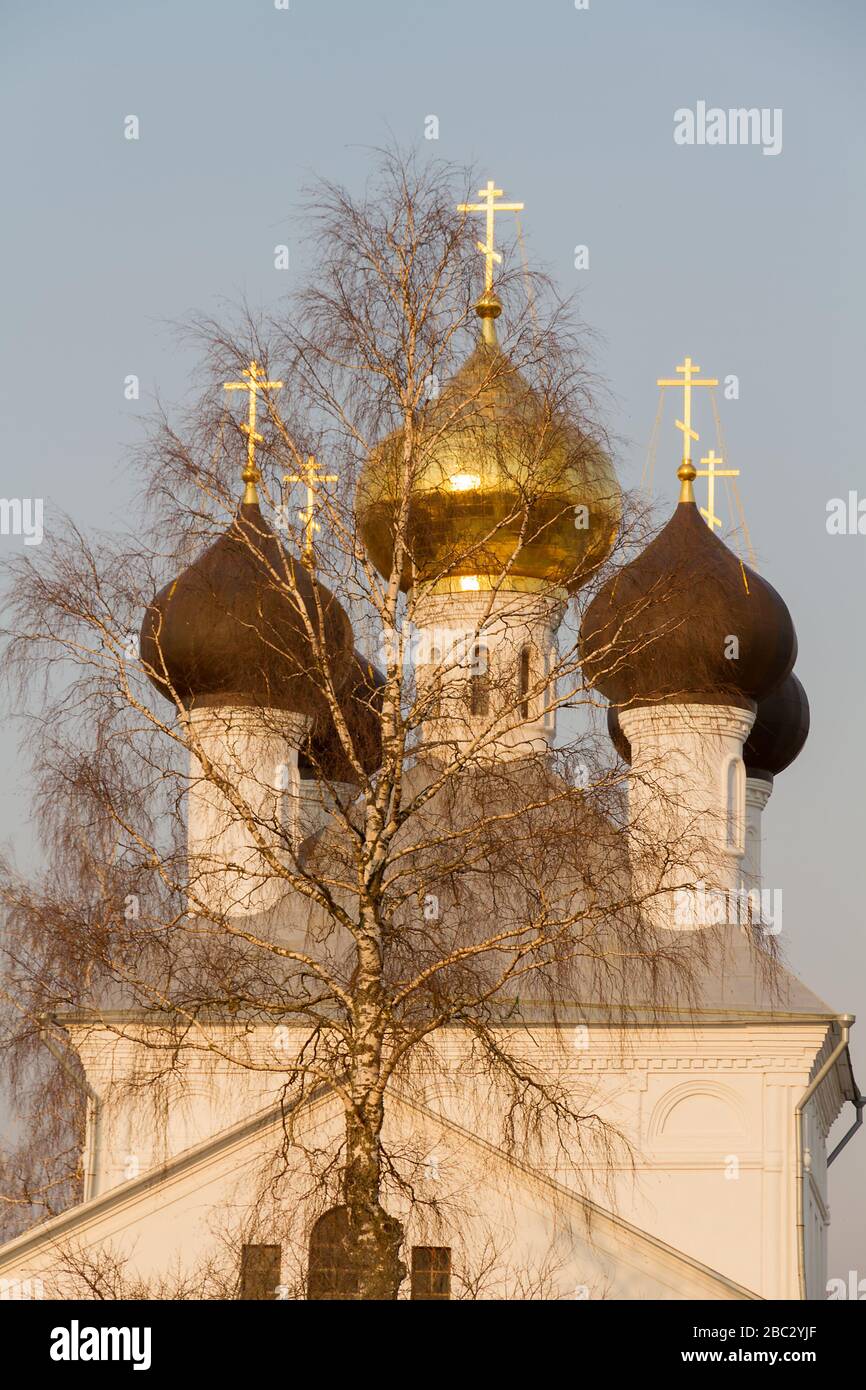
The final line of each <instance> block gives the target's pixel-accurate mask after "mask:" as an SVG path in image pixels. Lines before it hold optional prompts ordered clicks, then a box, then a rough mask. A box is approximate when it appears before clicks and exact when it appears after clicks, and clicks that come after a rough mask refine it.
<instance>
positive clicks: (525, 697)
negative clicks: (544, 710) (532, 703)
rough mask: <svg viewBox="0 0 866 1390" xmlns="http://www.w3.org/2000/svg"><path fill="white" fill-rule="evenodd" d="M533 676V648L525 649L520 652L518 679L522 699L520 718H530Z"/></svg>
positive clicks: (519, 694) (518, 691) (518, 689)
mask: <svg viewBox="0 0 866 1390" xmlns="http://www.w3.org/2000/svg"><path fill="white" fill-rule="evenodd" d="M531 676H532V648H531V647H523V648H522V649H521V652H520V669H519V673H518V677H517V694H518V696H519V697H520V718H521V719H528V718H529V682H530V679H531Z"/></svg>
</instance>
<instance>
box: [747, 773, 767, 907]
mask: <svg viewBox="0 0 866 1390" xmlns="http://www.w3.org/2000/svg"><path fill="white" fill-rule="evenodd" d="M772 791H773V779H772V777H771V778H770V780H769V781H767V780H766V778H764V777H747V778H746V853H745V855H744V857H743V883H744V885H745V887H746V889H747V890H748V891H749V892H758V893H759V892H760V891H761V886H762V882H763V871H762V868H761V859H762V853H761V848H762V844H763V834H764V831H763V815H764V807H765V806H766V804H767V802H768V801H769V800H770V796H771V795H772Z"/></svg>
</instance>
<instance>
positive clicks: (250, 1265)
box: [241, 1245, 282, 1299]
mask: <svg viewBox="0 0 866 1390" xmlns="http://www.w3.org/2000/svg"><path fill="white" fill-rule="evenodd" d="M281 1266H282V1247H281V1246H279V1245H245V1246H243V1248H242V1250H241V1298H242V1299H244V1298H276V1297H277V1286H278V1285H279V1283H280V1270H281Z"/></svg>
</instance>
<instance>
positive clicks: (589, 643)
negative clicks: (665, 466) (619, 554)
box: [581, 462, 797, 709]
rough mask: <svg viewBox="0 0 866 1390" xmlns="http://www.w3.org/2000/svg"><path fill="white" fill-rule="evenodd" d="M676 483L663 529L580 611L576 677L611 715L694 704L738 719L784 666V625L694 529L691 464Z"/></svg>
mask: <svg viewBox="0 0 866 1390" xmlns="http://www.w3.org/2000/svg"><path fill="white" fill-rule="evenodd" d="M678 476H679V477H680V478H681V480H682V485H683V486H682V492H681V494H680V502H679V505H678V506H677V508H676V510H675V512H674V514H673V516H672V517H671V519H670V521H669V522H668V524H667V525H666V526H665V527H664V528H663V529H662V531H660V533H659V534H658V535H657V536H656V538H655V540H653V541H652V542H651V543H650V544H649V545H648V546H647V547H646V549H645V550H643V551H641V553H640V555H638V556H637V558H636V559H635V560H633V561H632V562H631V563H630V564H629V565H626V566H625V568H624V569H622V570H621V571H620V572H619V573H618V574H617V575H615V576H614V577H613V578H612V579H610V580H609V581H608V582H607V583H606V584H605V585H604V586H603V587H602V588H601V589H600V590H599V592H598V594H597V595H596V597H595V598H594V599H593V601H592V603H591V604H590V605H589V608H588V609H587V611H586V614H585V616H584V619H583V623H582V626H581V655H582V660H583V669H584V673H585V675H586V676H587V678H588V679H589V680H591V681H592V682H593V683H594V685H595V686H596V687H597V688H598V689H599V690H601V691H602V692H603V694H605V695H606V696H607V698H608V699H609V700H610V701H611V703H613V704H615V705H618V706H619V707H620V708H622V707H627V706H629V705H652V704H658V703H688V702H694V703H708V704H720V705H721V704H729V705H739V706H740V707H742V708H746V709H748V708H751V707H752V705H753V703H754V702H755V701H759V700H762V699H763V698H764V697H765V696H766V695H769V694H770V693H771V692H772V691H773V690H775V689H776V687H777V686H778V685H780V684H781V682H782V681H783V680H784V679H785V677H786V676H787V675H788V674H789V672H790V670H791V668H792V666H793V665H794V660H795V658H796V655H797V637H796V634H795V632H794V625H793V623H792V621H791V615H790V613H789V612H788V609H787V607H786V606H785V603H784V602H783V600H782V599H781V598H780V596H779V595H778V594H777V593H776V590H775V589H774V588H773V587H772V586H771V585H770V584H768V583H767V581H766V580H765V579H762V578H761V577H760V575H758V574H756V573H755V572H754V570H751V569H750V568H749V567H748V565H744V564H743V563H742V561H741V560H740V559H739V558H738V557H737V556H736V555H735V554H734V553H733V552H732V551H731V550H729V549H728V547H727V546H726V545H725V544H724V542H723V541H721V540H719V538H718V536H716V535H715V534H714V532H713V531H712V530H711V529H710V528H709V527H708V526H707V525H706V523H705V522H704V521H703V520H702V518H701V515H700V513H699V511H698V509H697V507H696V506H695V500H694V493H693V491H692V479H693V478H694V476H695V470H694V468H693V467H692V465H691V463H689V462H687V463H684V464H683V466H682V467H681V468H680V471H679V475H678Z"/></svg>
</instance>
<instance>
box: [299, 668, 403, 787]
mask: <svg viewBox="0 0 866 1390" xmlns="http://www.w3.org/2000/svg"><path fill="white" fill-rule="evenodd" d="M384 684H385V677H384V676H383V675H382V672H381V671H379V670H377V668H376V667H375V666H374V665H373V664H372V662H370V661H368V660H367V658H366V657H365V656H363V655H362V654H361V652H357V651H356V652H355V653H354V655H353V657H352V666H351V670H350V673H349V677H348V679H347V681H346V684H345V686H344V688H343V690H342V691H341V696H340V707H341V709H342V711H343V717H344V719H345V721H346V727H347V729H348V731H349V734H350V736H351V739H352V747H353V748H354V750H355V755H356V757H357V759H358V761H359V762H360V763H361V766H362V767H363V769H364V771H365V772H366V773H367V774H368V775H369V774H371V773H373V772H375V771H376V769H377V768H378V767H380V766H381V763H382V726H381V722H380V715H381V708H382V687H383V686H384ZM298 771H299V772H300V775H301V777H302V778H304V780H305V781H309V780H311V779H312V778H316V777H319V778H322V779H324V780H325V781H328V782H351V783H357V782H358V776H357V773H356V772H355V769H354V768H353V767H352V765H351V763H350V761H349V759H348V757H347V755H346V752H345V750H344V748H343V744H342V741H341V739H340V736H339V734H338V733H337V730H336V727H335V725H334V721H333V718H332V717H331V716H330V714H328V715H326V716H325V717H324V719H322V720H320V723H319V727H317V728H315V729H314V730H313V732H312V734H311V735H310V737H309V738H308V739H307V740H306V741H305V742H304V744H302V746H301V749H300V751H299V753H298Z"/></svg>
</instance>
